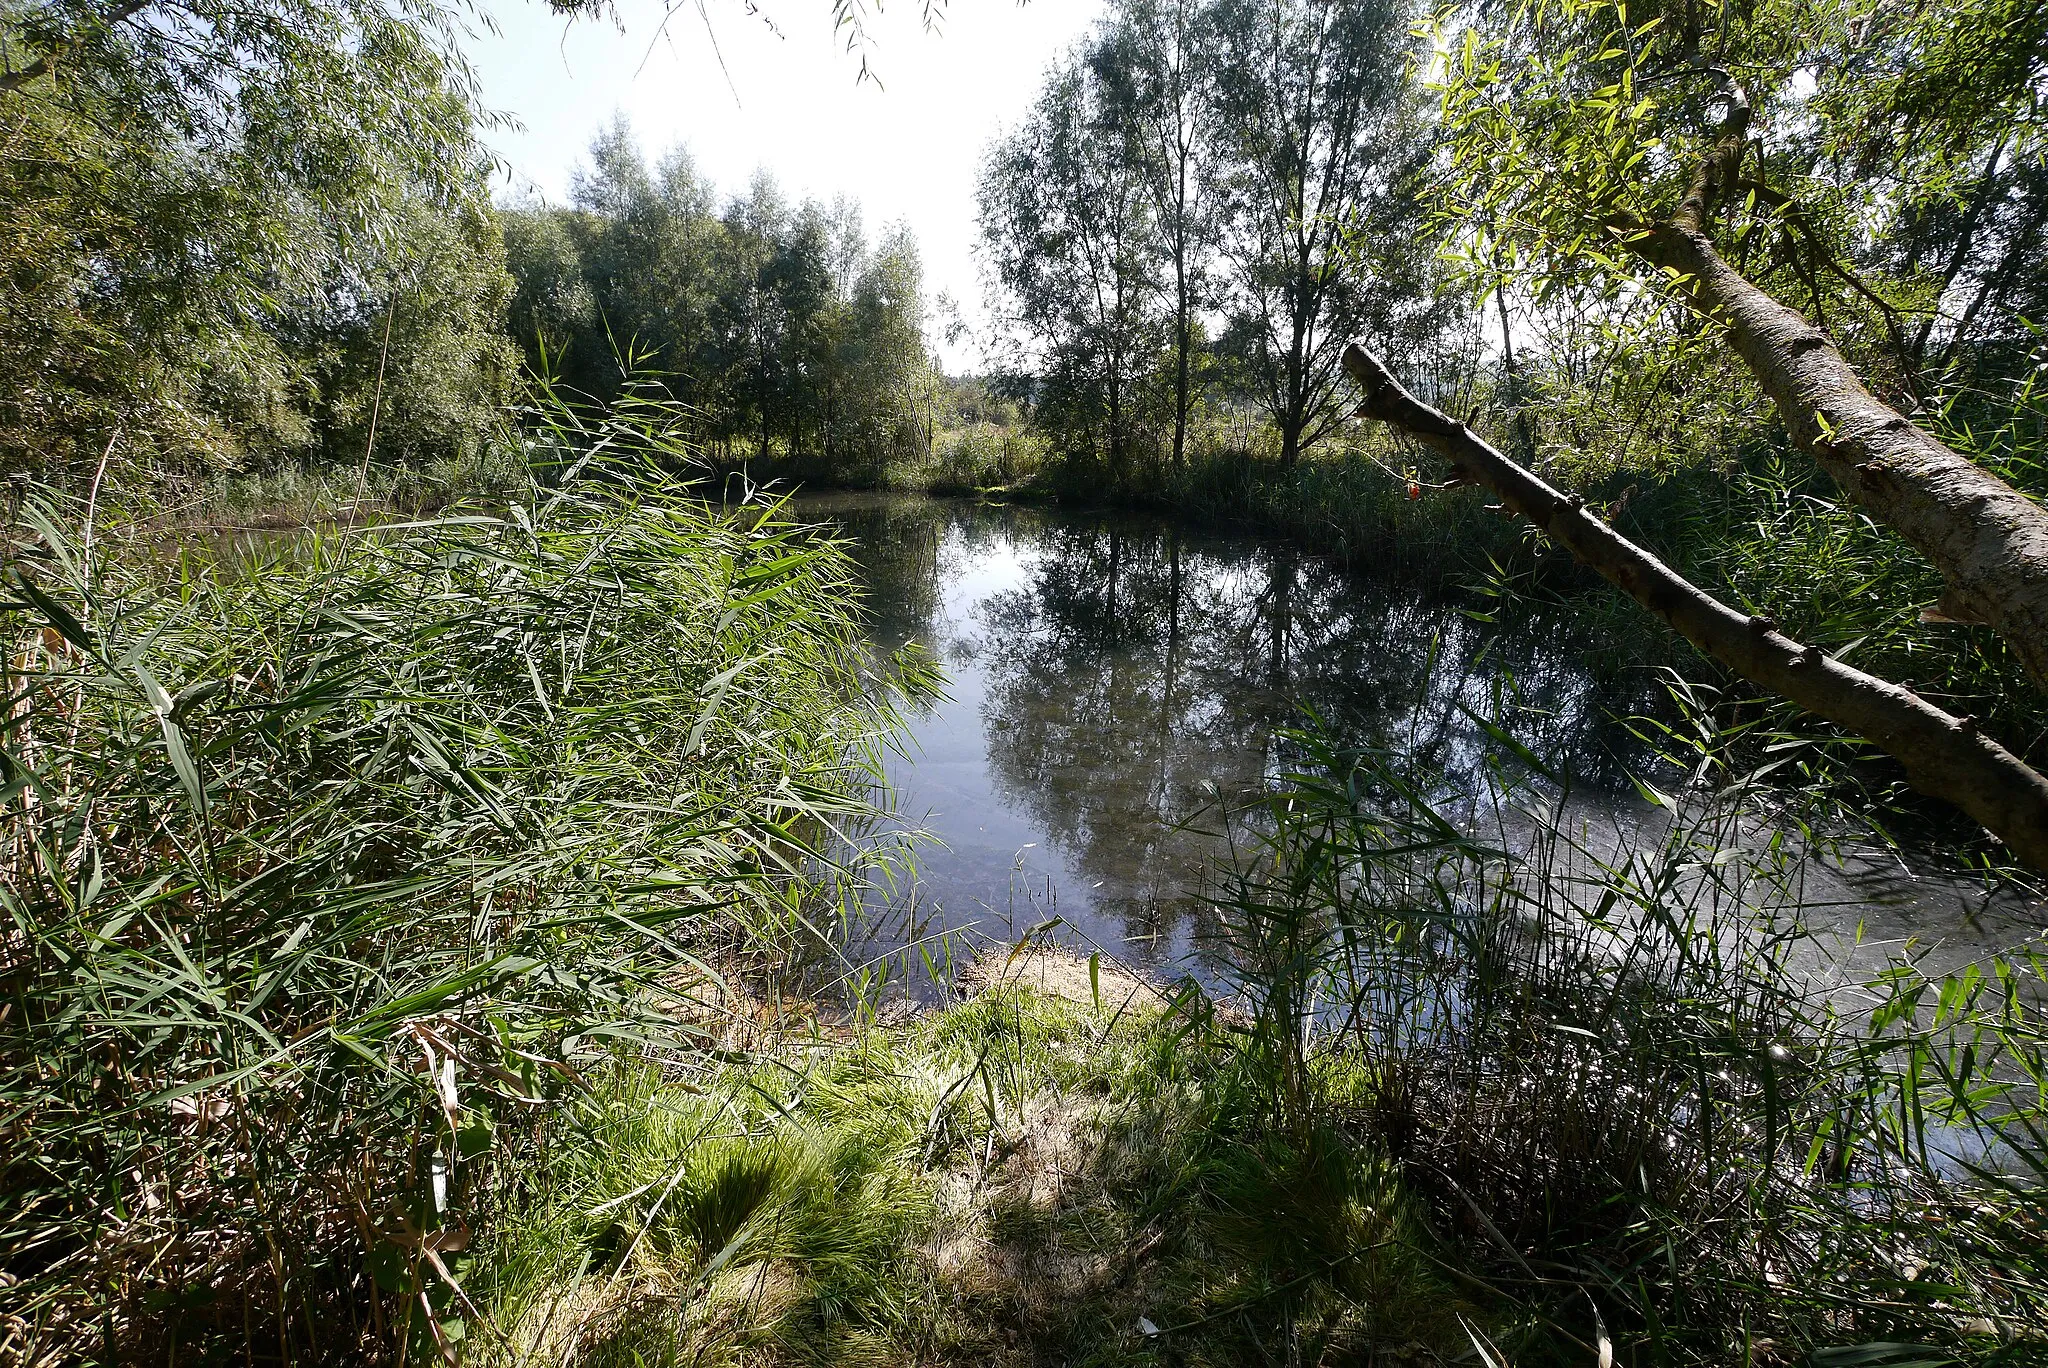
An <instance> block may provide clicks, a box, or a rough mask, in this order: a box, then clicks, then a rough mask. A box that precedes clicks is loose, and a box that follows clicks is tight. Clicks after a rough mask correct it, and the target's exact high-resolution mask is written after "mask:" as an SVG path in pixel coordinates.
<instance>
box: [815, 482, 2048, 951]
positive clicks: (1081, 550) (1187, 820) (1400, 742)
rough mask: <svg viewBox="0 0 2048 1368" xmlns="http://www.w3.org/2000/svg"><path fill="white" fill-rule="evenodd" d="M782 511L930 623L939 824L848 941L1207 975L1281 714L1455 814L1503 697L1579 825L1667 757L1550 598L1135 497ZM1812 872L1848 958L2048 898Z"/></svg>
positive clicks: (1952, 931) (1627, 823) (896, 630)
mask: <svg viewBox="0 0 2048 1368" xmlns="http://www.w3.org/2000/svg"><path fill="white" fill-rule="evenodd" d="M799 511H800V513H801V514H802V515H803V516H806V517H813V518H817V519H819V520H821V521H824V522H827V523H828V524H830V525H833V526H835V527H836V528H838V529H839V530H840V531H841V533H842V534H843V535H844V536H845V537H846V538H847V539H848V541H849V544H850V549H851V550H852V552H853V555H854V557H855V558H856V560H857V561H858V563H859V566H860V568H861V572H862V574H863V576H864V577H865V579H866V581H867V584H868V588H869V592H870V596H871V597H870V607H871V611H872V615H873V628H872V630H873V632H874V634H875V637H876V639H877V644H878V645H879V646H881V647H883V648H887V649H894V648H896V647H898V646H900V645H902V644H903V643H905V642H910V641H915V642H918V643H920V644H922V645H923V646H925V647H926V648H928V649H929V650H931V651H932V652H933V653H934V654H935V655H936V656H937V657H938V659H939V660H940V662H941V663H942V664H943V665H944V667H945V671H946V674H947V677H948V681H949V682H948V686H947V692H946V697H945V698H944V699H942V700H940V701H937V702H934V703H932V704H930V705H929V706H925V707H922V708H920V709H918V710H916V711H915V712H914V713H913V714H912V715H911V717H910V718H909V720H908V735H907V738H906V741H905V746H904V750H903V753H902V754H900V755H896V756H892V757H891V759H890V761H889V778H890V781H891V784H892V786H893V787H894V789H895V792H896V799H895V801H896V805H897V810H898V814H899V818H900V820H901V821H902V822H903V823H904V824H905V825H906V826H909V827H917V828H921V829H922V830H923V831H924V832H926V833H928V834H929V836H930V837H931V839H930V840H927V841H924V842H922V843H921V844H919V845H918V847H917V858H916V864H917V872H916V878H915V882H914V883H913V884H912V885H911V886H909V887H908V888H906V889H903V890H900V892H899V894H898V896H897V897H896V899H895V900H894V902H893V903H892V905H891V908H890V915H889V916H887V917H885V918H882V919H880V920H879V922H878V924H877V926H876V928H874V929H871V931H870V932H869V934H868V936H867V937H866V940H865V942H864V944H863V945H862V946H861V949H862V950H863V951H865V952H866V954H865V955H864V956H863V958H864V959H865V958H874V957H880V956H883V955H886V954H887V953H888V952H890V951H892V950H898V949H901V948H902V947H904V946H905V945H915V944H918V943H920V941H921V938H935V937H937V936H938V934H939V933H942V932H952V933H956V936H955V939H956V941H960V940H964V941H966V942H970V943H971V942H974V941H977V940H982V939H983V938H986V939H988V940H998V939H1000V940H1009V939H1013V938H1015V937H1016V936H1019V935H1021V934H1023V933H1024V932H1026V931H1027V930H1029V929H1030V928H1033V927H1038V926H1042V924H1044V923H1046V922H1048V921H1051V920H1052V919H1054V918H1057V919H1058V925H1057V926H1056V927H1055V928H1052V929H1051V934H1052V935H1053V936H1054V937H1055V938H1057V939H1059V940H1061V941H1063V942H1065V943H1067V944H1069V945H1071V946H1073V947H1075V948H1077V949H1079V950H1082V951H1083V952H1084V953H1085V952H1087V951H1088V950H1089V949H1090V948H1099V949H1100V950H1102V951H1103V952H1105V953H1106V954H1109V955H1111V956H1114V957H1115V958H1117V959H1120V960H1123V961H1126V962H1129V963H1131V964H1133V965H1135V966H1138V967H1141V968H1145V969H1149V970H1151V971H1153V972H1155V973H1158V974H1161V975H1163V976H1166V977H1178V976H1180V975H1182V974H1191V975H1193V976H1194V977H1195V978H1196V979H1197V980H1199V981H1201V982H1203V983H1204V984H1205V985H1211V984H1214V983H1216V982H1217V981H1219V980H1220V979H1221V978H1222V977H1223V976H1224V974H1225V971H1226V966H1225V965H1224V964H1223V963H1222V962H1221V960H1220V956H1219V951H1218V949H1217V946H1216V945H1215V943H1214V942H1213V940H1212V938H1211V937H1210V936H1209V935H1208V931H1209V929H1210V926H1209V922H1208V921H1207V919H1206V916H1205V912H1206V905H1205V903H1204V901H1203V898H1202V892H1203V889H1204V874H1205V871H1207V870H1209V869H1211V868H1212V867H1214V866H1215V865H1216V864H1218V863H1219V862H1221V863H1227V862H1228V861H1229V860H1231V859H1232V858H1233V839H1236V840H1238V841H1240V842H1241V840H1242V837H1243V832H1242V831H1239V832H1237V833H1235V836H1233V833H1231V832H1230V831H1227V830H1225V828H1224V824H1223V822H1222V821H1221V819H1220V809H1221V806H1222V805H1224V804H1227V803H1230V802H1233V801H1235V802H1242V801H1243V800H1244V799H1245V798H1246V797H1248V796H1250V795H1252V794H1255V793H1256V792H1257V791H1259V790H1260V789H1261V788H1262V787H1263V786H1264V785H1265V784H1266V783H1267V782H1268V780H1269V778H1270V777H1271V776H1273V775H1275V774H1276V773H1278V772H1279V771H1280V770H1282V769H1283V768H1284V767H1285V757H1284V754H1283V751H1284V747H1285V744H1286V743H1285V736H1284V733H1286V732H1287V730H1288V729H1290V728H1296V727H1300V726H1302V725H1304V724H1305V723H1308V722H1309V721H1310V720H1311V719H1313V720H1314V721H1315V722H1316V724H1317V725H1320V726H1321V727H1322V728H1324V729H1326V730H1327V731H1328V732H1329V733H1330V734H1331V735H1332V736H1334V737H1335V738H1336V739H1338V740H1339V741H1341V742H1343V743H1345V744H1351V745H1364V746H1374V747H1379V748H1382V749H1386V750H1395V751H1400V752H1403V753H1406V754H1407V755H1409V756H1412V757H1413V759H1414V760H1415V762H1417V765H1418V767H1419V768H1420V769H1421V770H1423V771H1426V772H1429V773H1433V774H1436V775H1440V776H1441V782H1440V784H1439V786H1438V789H1437V795H1436V796H1438V797H1439V798H1441V799H1442V801H1443V802H1444V804H1445V810H1446V811H1447V812H1450V813H1454V814H1455V813H1458V812H1460V811H1462V810H1463V809H1464V808H1466V807H1469V805H1470V803H1471V802H1473V801H1474V800H1475V799H1476V798H1478V797H1479V796H1480V795H1482V794H1483V793H1484V792H1485V791H1486V790H1487V787H1488V785H1487V783H1486V776H1485V773H1484V767H1485V766H1487V765H1488V764H1489V763H1490V757H1492V756H1496V755H1498V754H1499V753H1500V752H1501V747H1500V746H1499V745H1497V744H1495V743H1494V742H1492V741H1490V740H1489V738H1488V737H1487V735H1486V733H1485V730H1484V728H1483V727H1482V725H1481V723H1480V719H1481V718H1499V717H1508V716H1512V718H1513V719H1514V720H1513V729H1514V733H1515V735H1516V737H1517V739H1519V740H1520V741H1522V742H1523V743H1525V744H1526V745H1528V746H1529V747H1530V748H1531V749H1532V750H1533V751H1534V752H1536V753H1537V754H1539V755H1542V756H1544V757H1547V758H1552V759H1563V760H1566V761H1567V762H1568V763H1569V765H1570V768H1571V771H1572V773H1573V775H1574V782H1575V785H1576V796H1575V797H1574V798H1573V800H1572V802H1573V807H1572V819H1573V821H1574V823H1575V824H1577V826H1578V828H1579V829H1580V830H1581V831H1582V832H1583V833H1584V834H1585V836H1586V838H1587V840H1588V842H1589V844H1591V845H1592V846H1594V847H1595V848H1599V847H1600V846H1601V845H1602V844H1603V843H1606V844H1609V845H1611V844H1612V843H1613V842H1615V841H1618V840H1620V839H1623V838H1624V836H1625V835H1626V833H1628V832H1631V831H1634V830H1637V829H1639V828H1640V827H1641V826H1642V824H1643V823H1645V822H1655V821H1657V820H1659V818H1658V814H1656V812H1655V810H1654V809H1652V808H1650V807H1649V805H1647V804H1645V803H1643V802H1642V801H1641V800H1640V799H1638V798H1637V797H1636V796H1635V789H1634V787H1633V785H1632V783H1631V781H1630V775H1631V774H1640V775H1643V776H1646V777H1649V778H1652V779H1653V780H1655V781H1657V782H1660V783H1663V784H1665V785H1667V786H1669V785H1671V784H1673V783H1675V782H1678V781H1682V778H1683V776H1682V775H1673V774H1667V773H1663V772H1662V771H1660V762H1659V761H1657V760H1656V758H1655V757H1654V756H1653V755H1651V754H1650V753H1649V752H1648V751H1647V749H1646V748H1645V746H1644V745H1643V744H1642V743H1641V742H1640V741H1638V740H1637V739H1636V738H1635V737H1634V736H1633V735H1632V734H1631V731H1630V729H1629V728H1628V727H1627V726H1626V725H1625V720H1626V719H1628V718H1630V717H1633V716H1639V715H1644V714H1652V713H1659V712H1664V711H1667V706H1666V703H1665V700H1664V691H1663V689H1662V688H1661V686H1660V685H1659V683H1658V681H1657V679H1656V678H1655V677H1654V676H1653V675H1652V674H1651V673H1650V672H1648V671H1645V670H1640V669H1627V668H1623V667H1621V666H1620V665H1618V664H1617V663H1616V662H1615V660H1614V657H1613V655H1612V653H1603V651H1602V649H1601V645H1600V643H1599V642H1598V641H1597V640H1596V639H1593V638H1591V637H1590V636H1588V635H1587V634H1586V632H1585V631H1584V630H1583V629H1581V628H1580V627H1578V626H1577V625H1576V624H1574V623H1573V622H1572V621H1571V620H1570V618H1569V617H1568V616H1566V615H1563V614H1553V615H1550V616H1545V615H1541V614H1532V615H1523V616H1518V617H1516V618H1514V619H1512V620H1509V619H1507V618H1502V619H1501V620H1498V621H1482V620H1479V619H1476V618H1475V617H1473V616H1471V615H1470V614H1469V613H1468V612H1467V611H1465V609H1464V607H1462V606H1461V603H1460V599H1459V595H1458V594H1457V593H1456V590H1457V588H1458V586H1457V585H1456V584H1454V583H1436V582H1430V581H1429V580H1427V579H1424V578H1419V577H1413V576H1410V577H1400V576H1391V575H1386V574H1368V573H1354V572H1351V571H1347V570H1345V569H1344V568H1342V567H1340V566H1338V565H1336V564H1334V563H1332V562H1330V561H1328V560H1325V559H1323V558H1320V557H1317V556H1313V555H1309V554H1307V553H1305V552H1303V551H1301V550H1299V549H1298V548H1297V547H1295V546H1293V545H1291V544H1289V543H1287V542H1284V541H1280V540H1275V539H1269V538H1259V537H1249V536H1237V535H1226V534H1221V533H1217V532H1213V531H1204V530H1197V529H1192V528H1189V527H1186V526H1182V525H1178V524H1176V523H1174V522H1172V521H1169V520H1165V519H1161V518H1153V517H1145V516H1139V515H1131V514H1126V513H1104V512H1087V511H1069V510H1059V509H1046V508H1038V507H1020V506H994V505H985V504H976V503H972V502H968V501H959V500H941V499H930V498H921V497H911V496H885V495H819V496H806V497H804V498H803V499H802V500H801V501H800V504H799ZM1469 602H1470V599H1469V597H1467V598H1466V599H1465V600H1464V603H1465V604H1468V605H1469ZM1806 898H1807V912H1808V915H1809V916H1813V917H1817V918H1819V919H1821V920H1823V921H1827V920H1830V919H1831V920H1832V921H1833V922H1835V923H1838V924H1839V926H1840V927H1841V929H1842V930H1843V932H1844V936H1843V939H1844V941H1845V943H1846V942H1850V941H1854V940H1855V939H1856V937H1855V935H1854V931H1855V928H1857V927H1858V926H1859V925H1860V926H1861V927H1862V937H1861V942H1860V944H1857V945H1855V946H1854V947H1853V950H1852V952H1851V953H1850V954H1848V955H1847V956H1846V957H1845V958H1847V959H1851V960H1853V961H1854V962H1855V963H1854V964H1853V965H1851V964H1849V963H1844V964H1843V965H1840V966H1838V969H1841V970H1847V969H1850V968H1852V967H1853V968H1871V967H1875V966H1876V965H1877V964H1878V963H1881V962H1882V960H1883V958H1884V957H1885V956H1886V955H1888V954H1890V953H1892V952H1893V951H1895V950H1896V949H1897V948H1898V947H1899V945H1900V944H1902V943H1903V941H1904V940H1905V939H1906V938H1908V937H1915V936H1917V937H1919V938H1920V939H1921V940H1922V941H1923V942H1924V943H1928V944H1932V945H1933V946H1934V947H1935V949H1936V951H1937V952H1938V954H1939V955H1940V956H1941V957H1942V958H1953V959H1961V958H1968V957H1971V956H1974V955H1976V954H1979V953H1982V951H1983V949H1984V948H1986V947H1987V945H1989V944H1994V943H1995V944H1997V945H2000V946H2006V945H2010V944H2012V943H2014V942H2015V941H2016V940H2018V939H2021V938H2023V937H2024V936H2025V935H2027V934H2028V933H2029V932H2030V931H2031V930H2032V929H2033V928H2037V927H2039V926H2040V924H2041V922H2040V918H2039V909H2038V908H2029V907H2026V906H2024V905H2016V904H2015V903H2014V902H2013V901H2012V900H2001V901H2000V902H1998V903H1997V904H1996V905H1987V903H1986V901H1985V899H1984V898H1983V896H1982V894H1981V893H1980V892H1979V891H1978V890H1976V889H1975V888H1974V887H1971V886H1965V885H1961V884H1955V883H1951V882H1948V881H1945V880H1938V879H1927V878H1920V877H1916V876H1914V875H1913V874H1912V873H1911V872H1910V871H1907V870H1905V869H1904V868H1903V867H1902V866H1900V865H1899V864H1898V862H1897V860H1896V858H1894V857H1887V858H1883V859H1879V858H1852V859H1851V860H1850V861H1849V862H1848V863H1847V865H1846V866H1844V865H1841V864H1838V863H1836V862H1833V861H1829V862H1825V863H1824V867H1820V868H1817V869H1816V870H1815V871H1814V872H1813V874H1812V876H1811V877H1810V879H1809V882H1808V887H1807V892H1806ZM922 943H923V944H925V945H927V946H928V947H930V946H934V945H936V944H938V941H937V940H936V939H924V940H922ZM955 948H956V949H957V945H956V947H955ZM933 953H937V952H936V951H934V952H933ZM907 958H908V964H907V966H906V964H905V958H899V959H898V961H897V967H898V969H899V971H902V970H906V969H907V971H908V972H909V974H910V976H911V977H913V978H915V977H917V976H918V974H919V972H920V971H921V965H920V964H919V962H918V959H917V957H914V956H913V957H907Z"/></svg>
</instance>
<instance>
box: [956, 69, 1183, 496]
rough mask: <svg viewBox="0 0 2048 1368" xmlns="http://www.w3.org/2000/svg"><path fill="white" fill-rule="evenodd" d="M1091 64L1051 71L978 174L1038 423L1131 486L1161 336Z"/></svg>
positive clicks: (1140, 163) (1122, 148) (1130, 154)
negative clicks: (1095, 456) (1035, 386)
mask: <svg viewBox="0 0 2048 1368" xmlns="http://www.w3.org/2000/svg"><path fill="white" fill-rule="evenodd" d="M1102 76H1103V73H1102V71H1101V70H1100V69H1099V66H1098V65H1097V64H1093V63H1091V62H1090V61H1089V60H1087V56H1086V53H1085V52H1076V53H1073V54H1069V56H1068V57H1067V58H1066V59H1065V60H1064V61H1063V62H1062V63H1061V64H1060V65H1059V66H1058V67H1056V68H1055V69H1054V70H1053V72H1052V73H1051V75H1050V76H1049V77H1048V79H1047V81H1046V85H1045V88H1044V90H1043V91H1042V93H1041V94H1040V95H1039V98H1038V101H1037V103H1035V104H1034V105H1033V106H1032V108H1031V112H1030V114H1029V115H1028V116H1027V117H1026V119H1025V120H1024V122H1023V123H1022V125H1021V126H1019V127H1018V128H1017V129H1016V130H1015V131H1013V132H1012V133H1011V134H1010V135H1009V136H1008V137H1006V138H1004V139H1003V140H1002V141H1001V142H1000V143H998V144H997V146H996V148H995V150H994V152H993V153H992V155H991V156H990V158H989V160H988V162H987V163H986V164H985V165H984V167H983V169H982V177H981V186H980V191H979V202H980V215H981V234H982V241H983V243H984V245H985V246H986V248H987V252H988V260H989V263H990V265H991V267H992V268H993V273H994V276H995V280H996V283H997V285H998V287H999V291H1000V294H999V299H998V301H997V302H998V307H999V309H1000V310H1001V312H1002V313H1003V314H1005V315H1007V321H1008V322H1009V323H1010V324H1011V325H1012V326H1013V327H1014V328H1015V329H1016V331H1017V332H1018V333H1019V334H1020V335H1021V337H1022V338H1023V339H1024V350H1025V353H1026V355H1025V356H1024V357H1023V358H1022V359H1023V360H1024V362H1025V364H1026V365H1027V366H1028V367H1029V368H1030V369H1032V370H1033V371H1035V373H1036V374H1037V376H1038V379H1039V385H1040V392H1039V415H1040V420H1041V422H1044V423H1045V424H1046V425H1047V426H1049V427H1050V428H1052V429H1053V430H1054V431H1055V433H1057V434H1058V435H1059V436H1061V437H1062V438H1064V439H1065V441H1067V442H1068V443H1069V444H1071V445H1075V446H1080V447H1083V448H1085V449H1097V450H1100V451H1101V452H1102V453H1103V455H1104V456H1105V458H1106V460H1107V464H1108V470H1109V476H1110V479H1111V480H1112V481H1113V482H1115V483H1118V484H1124V483H1127V482H1128V481H1129V480H1130V479H1131V477H1132V474H1133V460H1132V457H1133V454H1134V447H1135V445H1136V442H1137V440H1138V439H1139V436H1140V432H1141V429H1142V426H1143V424H1142V422H1141V419H1142V417H1143V408H1142V404H1143V400H1144V397H1145V395H1144V389H1145V384H1146V381H1147V380H1148V378H1149V377H1150V375H1151V373H1152V363H1153V359H1154V357H1155V355H1156V353H1157V351H1158V348H1159V341H1160V334H1161V332H1162V326H1161V317H1160V310H1159V307H1158V290H1157V287H1156V285H1155V277H1154V269H1153V268H1154V260H1153V256H1152V251H1151V247H1152V244H1153V242H1154V241H1155V236H1154V229H1153V224H1152V212H1151V201H1150V197H1149V195H1148V193H1147V189H1146V181H1145V175H1144V171H1143V167H1144V165H1145V155H1144V149H1143V147H1142V146H1141V145H1140V144H1139V142H1138V139H1137V135H1136V130H1135V128H1134V126H1133V124H1132V122H1131V120H1130V119H1129V118H1127V117H1126V114H1127V109H1126V108H1125V106H1123V105H1122V104H1121V103H1120V102H1119V101H1118V99H1117V98H1116V97H1115V92H1114V90H1113V88H1111V87H1109V86H1107V85H1106V84H1105V82H1104V81H1103V79H1102Z"/></svg>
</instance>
